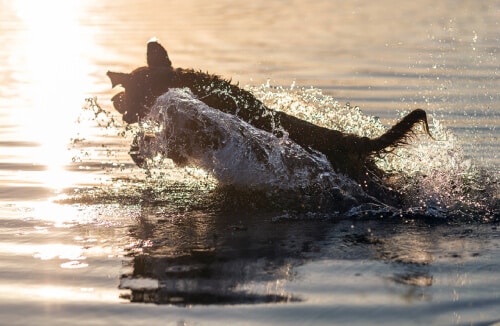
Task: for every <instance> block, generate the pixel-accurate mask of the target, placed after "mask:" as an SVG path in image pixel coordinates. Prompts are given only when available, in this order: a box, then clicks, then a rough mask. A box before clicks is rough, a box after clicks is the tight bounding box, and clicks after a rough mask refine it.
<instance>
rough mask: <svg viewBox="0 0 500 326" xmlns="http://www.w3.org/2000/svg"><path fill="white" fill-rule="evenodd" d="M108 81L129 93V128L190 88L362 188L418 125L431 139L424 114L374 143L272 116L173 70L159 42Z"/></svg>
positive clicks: (231, 89)
mask: <svg viewBox="0 0 500 326" xmlns="http://www.w3.org/2000/svg"><path fill="white" fill-rule="evenodd" d="M107 75H108V77H109V78H110V79H111V83H112V87H115V86H117V85H121V86H122V87H123V88H124V89H125V90H124V91H122V92H120V93H118V94H116V95H115V96H114V97H113V98H112V101H113V104H114V107H115V108H116V110H117V111H118V112H120V113H121V114H122V116H123V120H124V121H125V122H127V123H129V124H132V123H136V122H138V121H139V120H141V119H142V118H144V117H145V116H146V115H147V114H148V112H149V109H150V107H151V106H152V105H153V104H154V103H155V101H156V99H157V98H158V97H159V96H161V95H162V94H164V93H165V92H167V91H168V90H169V89H171V88H184V87H187V88H189V89H190V90H191V91H192V92H193V94H194V95H195V96H196V97H197V98H198V99H199V100H200V101H202V102H204V103H205V104H207V105H208V106H210V107H212V108H214V109H217V110H220V111H222V112H225V113H228V114H232V115H235V116H236V117H238V118H239V119H241V120H244V121H246V122H247V123H249V124H251V125H253V126H254V127H256V128H259V129H262V130H265V131H268V132H270V133H273V134H274V135H276V136H278V137H282V136H283V134H284V132H286V134H287V135H288V137H289V138H290V139H291V140H293V141H294V142H295V143H297V144H298V145H300V146H302V147H303V148H304V149H306V150H308V151H311V150H312V151H318V152H321V153H323V154H324V155H325V156H326V157H327V158H328V160H329V161H330V163H331V165H332V167H333V168H334V169H335V170H336V171H337V172H339V173H344V174H347V175H349V176H350V177H352V178H354V179H356V180H357V181H358V182H360V183H366V181H367V180H366V179H367V176H372V177H377V178H378V177H382V176H383V171H381V170H380V169H378V168H377V167H376V165H375V162H374V158H375V157H376V156H377V155H380V154H382V153H387V152H390V151H391V150H392V149H394V148H396V147H397V146H401V145H404V144H406V143H407V142H408V140H409V138H411V136H412V135H413V128H414V127H415V126H416V125H417V124H419V123H421V124H422V125H423V127H424V130H425V132H426V133H427V134H428V135H429V136H430V137H431V138H432V136H431V134H430V133H429V128H428V123H427V115H426V113H425V111H424V110H421V109H416V110H414V111H412V112H411V113H409V114H408V115H406V116H405V117H404V118H403V119H402V120H401V121H399V122H398V123H397V124H396V125H394V126H393V127H392V128H390V129H389V130H388V131H387V132H385V133H384V134H383V135H381V136H380V137H377V138H373V139H370V138H367V137H360V136H357V135H354V134H348V133H343V132H341V131H338V130H332V129H328V128H324V127H321V126H318V125H315V124H312V123H310V122H307V121H305V120H301V119H299V118H297V117H295V116H292V115H289V114H286V113H284V112H281V111H275V110H272V109H270V108H268V107H266V106H265V105H264V104H263V103H262V102H261V101H260V100H258V99H257V98H256V97H255V96H254V95H252V94H251V93H250V92H249V91H246V90H244V89H242V88H240V87H238V86H237V85H234V84H232V83H231V81H228V80H225V79H223V78H221V77H220V76H217V75H212V74H208V73H204V72H202V71H197V70H193V69H183V68H173V67H172V62H171V61H170V59H169V57H168V54H167V51H166V50H165V48H164V47H163V46H162V45H160V44H159V43H158V42H157V41H150V42H149V43H148V45H147V66H145V67H140V68H137V69H135V70H134V71H132V72H131V73H117V72H111V71H108V73H107ZM370 178H371V177H368V179H370Z"/></svg>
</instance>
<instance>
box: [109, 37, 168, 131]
mask: <svg viewBox="0 0 500 326" xmlns="http://www.w3.org/2000/svg"><path fill="white" fill-rule="evenodd" d="M147 63H148V65H147V66H146V67H140V68H137V69H135V70H134V71H132V72H131V73H128V74H127V73H121V72H112V71H108V73H107V75H108V77H109V79H111V85H112V87H115V86H118V85H121V86H122V87H123V88H125V91H122V92H120V93H118V94H116V95H115V96H113V98H112V99H111V100H112V101H113V105H114V107H115V109H116V110H117V111H118V112H120V113H121V114H122V115H123V121H125V122H127V123H134V122H138V121H139V120H140V119H141V118H143V117H144V116H145V115H146V114H147V112H148V110H149V107H151V105H153V104H154V102H155V100H156V98H157V97H158V96H160V95H161V94H163V93H165V92H166V91H167V90H168V89H169V88H170V87H171V83H172V75H173V74H172V72H173V68H172V62H171V61H170V59H169V58H168V54H167V51H166V50H165V48H164V47H163V46H161V45H160V44H159V43H158V42H157V41H156V40H154V41H150V42H149V43H148V47H147Z"/></svg>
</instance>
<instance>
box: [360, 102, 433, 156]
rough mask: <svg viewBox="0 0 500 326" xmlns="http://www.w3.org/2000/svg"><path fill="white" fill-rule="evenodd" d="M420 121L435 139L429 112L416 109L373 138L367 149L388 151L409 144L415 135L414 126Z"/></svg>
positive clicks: (375, 151) (374, 151) (370, 151)
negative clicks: (431, 130)
mask: <svg viewBox="0 0 500 326" xmlns="http://www.w3.org/2000/svg"><path fill="white" fill-rule="evenodd" d="M418 123H422V125H423V127H424V131H425V133H426V134H427V135H428V136H429V137H430V138H432V139H434V137H432V135H431V133H430V132H429V124H428V123H427V114H426V113H425V111H424V110H422V109H416V110H413V111H412V112H410V113H409V114H407V115H406V116H405V117H404V118H403V119H401V121H399V122H398V123H396V124H395V125H394V126H393V127H392V128H391V129H389V130H388V131H387V132H386V133H384V134H383V135H382V136H380V137H377V138H374V139H371V140H370V141H369V142H368V144H367V146H368V148H367V149H366V151H367V152H369V153H382V152H388V151H390V150H391V149H393V148H395V147H397V146H398V145H405V144H407V143H408V140H409V139H410V138H411V137H412V136H413V135H414V134H413V128H414V127H415V125H417V124H418Z"/></svg>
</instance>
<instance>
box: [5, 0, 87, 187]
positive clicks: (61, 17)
mask: <svg viewBox="0 0 500 326" xmlns="http://www.w3.org/2000/svg"><path fill="white" fill-rule="evenodd" d="M83 6H84V2H83V1H62V0H49V1H26V0H18V1H16V2H15V4H14V9H15V11H16V14H17V16H18V17H19V18H20V20H21V23H22V24H23V29H22V31H21V32H20V37H19V38H18V39H17V40H15V42H14V43H15V44H13V45H11V50H10V51H12V58H13V60H12V61H13V64H15V65H17V66H19V67H18V68H19V70H21V71H22V74H20V75H19V76H18V79H19V80H18V82H19V84H20V85H21V86H20V87H21V89H20V91H19V92H20V93H21V94H22V98H26V99H27V100H26V101H27V103H24V105H23V107H21V108H19V109H18V110H17V111H18V112H17V113H13V114H17V115H18V117H17V121H18V124H19V137H22V138H24V139H30V140H33V141H35V142H36V143H37V144H39V147H38V148H36V149H31V150H30V151H31V152H30V154H29V155H30V156H31V160H32V162H33V163H34V164H40V165H43V166H45V167H46V169H47V170H46V171H45V172H44V173H40V174H39V176H40V180H37V181H39V182H40V183H42V184H44V185H46V186H47V187H49V188H56V189H58V188H62V187H65V186H69V185H71V184H72V183H73V182H74V180H73V176H72V175H71V173H69V172H68V171H66V170H65V166H66V165H68V164H70V163H71V152H70V151H69V150H68V144H69V141H70V139H71V138H72V137H74V134H75V127H76V120H77V117H78V113H79V111H80V109H81V107H82V104H83V102H84V98H85V97H86V94H85V91H86V90H89V89H90V88H91V84H92V80H91V78H90V76H89V71H90V64H89V60H88V58H87V57H86V55H85V53H87V52H88V51H90V50H91V48H92V43H91V42H90V40H89V37H88V36H89V35H88V33H87V31H86V30H85V29H84V28H83V27H82V26H81V25H80V22H79V21H80V18H81V17H80V15H82V13H83V12H85V10H84V8H83ZM79 127H81V126H79Z"/></svg>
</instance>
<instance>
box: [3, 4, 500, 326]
mask: <svg viewBox="0 0 500 326" xmlns="http://www.w3.org/2000/svg"><path fill="white" fill-rule="evenodd" d="M0 5H1V9H2V10H1V13H0V17H1V19H0V40H1V41H2V44H4V46H3V50H2V51H0V63H1V64H0V71H1V74H0V85H1V87H0V119H1V120H0V121H1V122H2V123H1V125H0V148H1V151H0V256H1V262H0V267H1V268H0V288H1V289H2V291H1V294H0V307H1V308H0V312H1V315H2V318H3V320H4V321H5V322H7V323H8V324H11V325H16V324H19V325H30V324H41V323H43V324H52V325H54V324H68V323H71V324H85V325H100V324H106V325H108V324H125V323H127V324H130V323H138V324H139V323H141V324H142V323H144V324H146V323H148V324H153V325H155V324H162V325H163V324H175V325H184V324H186V325H198V324H220V321H221V320H224V321H225V322H226V323H228V324H229V323H231V324H273V325H274V324H300V325H303V324H315V325H316V324H328V325H330V324H349V325H353V324H360V325H361V324H365V325H369V324H373V323H384V324H394V325H400V324H424V323H425V324H431V325H452V324H453V325H469V324H484V325H489V324H495V323H498V322H499V321H500V314H499V313H498V306H500V276H499V274H498V270H499V269H500V266H499V261H500V248H499V247H500V245H499V244H500V242H499V233H498V198H499V193H498V183H497V181H496V180H497V179H495V178H497V174H498V172H499V166H500V165H499V162H500V161H499V156H498V153H499V152H500V150H499V145H498V144H499V141H498V137H499V135H498V128H499V126H500V106H499V103H500V96H499V92H498V89H499V86H500V84H499V76H498V73H499V71H498V52H499V46H498V44H500V42H499V39H500V33H499V31H500V29H499V25H498V24H499V21H500V2H499V1H483V2H480V3H478V2H477V1H460V2H456V1H441V2H439V3H435V2H429V1H428V2H422V1H420V2H415V3H398V4H397V5H396V4H394V3H393V2H391V1H378V2H374V3H371V2H370V3H368V2H363V1H354V2H353V1H351V2H348V3H347V2H341V1H316V2H314V3H311V2H306V1H292V2H286V3H285V2H282V1H252V2H243V1H241V2H238V3H235V2H234V1H215V2H214V1H212V2H206V1H205V2H204V1H198V0H189V1H169V2H165V1H146V2H144V1H131V0H126V1H121V2H109V1H71V2H68V1H43V2H35V1H21V0H18V1H2V2H0ZM153 36H154V37H157V38H159V39H160V41H161V42H162V43H163V44H164V45H165V46H166V48H167V50H168V51H169V55H170V58H171V59H172V61H173V64H174V66H181V67H193V68H197V69H201V70H203V71H209V72H213V73H217V74H220V75H222V76H225V77H227V78H232V79H233V80H234V81H235V82H240V84H241V85H250V86H255V87H256V88H255V89H254V91H255V92H256V93H258V94H259V95H260V96H267V95H269V93H267V92H268V91H269V88H264V89H263V90H262V89H261V88H259V86H260V85H261V84H267V83H269V84H270V85H274V86H282V87H283V90H282V91H274V94H275V95H272V96H271V98H270V101H271V102H280V101H281V100H282V99H287V100H293V101H295V99H296V98H297V93H295V92H298V94H299V95H300V94H302V93H303V92H305V91H302V90H300V88H301V87H304V88H305V90H307V89H309V88H310V87H313V89H314V92H315V93H316V94H317V92H321V93H322V94H324V95H327V96H331V98H332V99H331V100H330V99H328V101H329V103H333V102H332V101H334V100H336V101H338V103H339V105H340V107H343V106H344V105H345V104H346V103H347V102H348V103H349V104H350V107H354V106H359V107H360V108H361V110H362V112H363V113H364V114H363V117H372V116H377V117H380V118H381V120H380V122H381V123H383V124H385V125H389V124H392V123H394V122H395V120H396V119H397V118H399V116H400V115H399V112H401V111H407V110H410V109H414V108H417V107H421V108H423V109H425V110H426V111H428V113H429V114H430V116H431V131H433V130H434V131H436V132H438V135H446V137H447V138H446V139H441V141H442V142H441V143H439V145H436V144H433V143H431V142H430V141H429V140H428V139H425V137H423V136H422V135H419V136H418V137H417V138H416V140H415V141H414V145H413V147H411V148H412V150H413V152H414V153H417V152H418V153H419V154H418V155H420V156H414V157H425V158H426V161H424V162H415V160H410V159H407V158H405V157H403V158H402V159H401V161H400V162H399V163H398V162H392V161H391V162H389V163H390V164H392V165H391V166H395V168H397V169H401V170H405V169H406V170H412V169H420V170H419V171H423V169H424V166H426V165H427V166H429V169H428V170H427V171H428V172H429V171H430V172H429V173H431V172H432V171H434V172H436V171H438V172H439V173H435V174H429V175H430V177H428V178H427V179H424V180H425V181H426V182H428V183H426V184H425V186H426V187H423V188H418V189H426V190H429V192H424V193H415V196H416V197H418V196H421V197H419V198H422V199H423V200H424V202H425V203H426V204H428V203H429V202H427V200H430V201H431V202H432V203H433V205H434V206H431V208H436V209H437V208H442V207H444V206H446V207H451V206H453V205H455V204H456V203H457V202H464V203H465V202H466V203H467V205H469V206H467V207H468V209H467V210H461V212H463V213H464V214H462V215H460V214H457V215H456V216H455V215H454V216H450V215H447V214H446V213H444V214H442V213H440V212H437V213H435V214H434V215H432V214H430V213H432V210H429V209H427V208H429V207H427V208H426V209H425V210H424V212H426V214H423V215H422V216H420V215H403V216H402V217H401V216H400V217H394V216H391V217H388V216H384V215H382V216H378V215H377V216H374V215H370V214H368V215H367V216H365V218H363V217H362V216H359V215H356V216H354V217H352V218H345V217H343V218H341V219H339V218H337V217H338V216H337V215H335V214H334V212H328V211H327V212H325V211H322V212H321V213H317V212H316V213H313V214H308V213H307V212H299V213H296V212H295V211H294V212H291V211H289V210H287V209H286V207H282V206H281V207H279V208H276V207H275V206H272V207H270V206H269V205H267V204H266V203H265V200H264V199H263V198H260V197H255V194H245V193H242V194H238V196H237V197H231V196H230V194H229V195H228V193H227V192H224V191H218V190H217V187H216V185H214V181H213V179H211V178H210V177H209V176H206V173H204V172H203V171H199V170H196V169H178V168H175V167H174V166H172V165H171V166H170V167H169V168H165V169H163V170H160V171H150V173H149V174H148V173H146V172H145V171H143V170H141V169H139V168H137V167H136V166H135V164H134V163H133V162H132V160H131V159H130V157H129V156H128V154H127V152H128V150H129V145H130V141H131V139H132V137H133V133H134V131H133V130H128V129H126V128H125V127H124V126H123V125H122V124H121V120H120V117H119V116H118V115H117V114H116V113H114V112H113V110H112V107H111V102H110V101H109V99H110V98H111V96H112V95H113V94H114V91H113V90H111V85H110V83H109V80H108V79H107V78H106V76H105V73H106V71H107V70H115V71H129V70H132V69H134V68H136V67H137V66H140V65H142V64H144V63H145V44H146V42H147V41H148V40H149V39H150V38H151V37H153ZM268 81H269V82H268ZM292 85H293V90H291V88H292ZM87 98H96V100H97V103H98V104H99V105H100V107H101V108H102V109H103V110H104V111H105V112H99V111H96V107H95V106H92V105H91V103H93V102H92V101H86V100H85V99H87ZM89 103H90V104H89ZM82 108H84V109H82ZM85 108H86V109H85ZM353 116H357V115H353ZM363 119H365V118H363ZM363 121H365V120H363ZM334 122H335V121H332V122H331V123H334ZM348 122H349V123H353V126H354V125H356V124H355V123H354V121H353V120H352V119H350V120H349V121H348ZM377 123H378V122H377ZM344 127H345V125H344ZM439 146H441V147H439ZM429 150H432V154H436V153H439V154H440V155H438V157H436V155H437V154H436V155H435V157H430V156H429V153H425V152H429ZM410 151H411V150H410ZM419 151H420V152H419ZM425 155H427V156H425ZM401 166H403V167H402V168H401ZM477 171H480V174H475V173H476V172H477ZM472 172H474V173H472ZM478 173H479V172H478ZM473 177H474V178H473ZM453 178H459V179H460V180H462V181H463V180H472V181H471V184H472V185H473V186H474V187H472V188H474V189H472V190H471V193H474V196H473V197H470V196H469V197H467V196H465V197H463V199H460V196H458V195H457V194H458V192H454V190H453V189H451V188H450V187H449V186H450V184H451V183H450V180H451V179H453ZM457 180H458V179H457ZM478 184H483V185H484V187H485V188H484V189H486V190H484V191H483V195H481V196H482V197H481V196H479V195H477V194H478V193H479V194H480V193H481V191H482V190H481V189H478V188H481V187H479V186H478ZM411 189H416V188H411ZM429 194H433V195H435V196H437V197H436V198H438V199H439V200H434V199H436V198H430V197H429ZM480 197H481V198H483V197H484V198H486V200H482V199H481V198H480ZM235 198H236V199H237V200H236V199H235ZM432 200H433V201H432ZM438 201H441V202H443V203H441V202H439V203H438ZM471 207H472V208H471Z"/></svg>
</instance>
